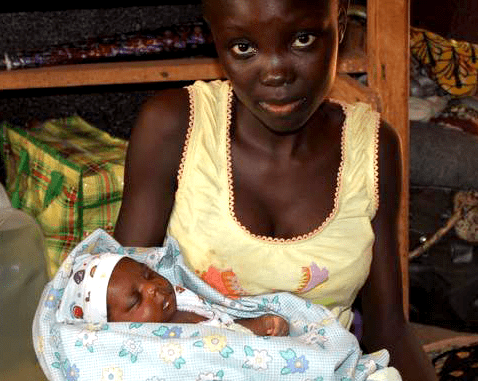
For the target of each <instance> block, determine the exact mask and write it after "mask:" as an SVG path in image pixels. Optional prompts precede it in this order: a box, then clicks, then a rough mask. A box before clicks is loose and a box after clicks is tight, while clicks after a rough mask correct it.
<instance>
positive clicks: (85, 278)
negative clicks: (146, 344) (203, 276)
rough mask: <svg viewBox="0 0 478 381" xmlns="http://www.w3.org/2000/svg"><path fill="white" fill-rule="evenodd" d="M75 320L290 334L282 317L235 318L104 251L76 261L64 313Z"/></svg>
mask: <svg viewBox="0 0 478 381" xmlns="http://www.w3.org/2000/svg"><path fill="white" fill-rule="evenodd" d="M65 308H68V309H69V315H70V316H71V317H72V318H73V320H78V321H80V320H83V321H85V322H89V323H104V322H107V321H108V322H156V323H159V322H164V323H200V322H204V323H205V324H211V325H215V326H222V327H227V328H237V324H239V325H240V326H242V327H245V328H247V329H248V330H249V331H252V332H253V333H254V334H256V335H260V336H286V335H287V334H288V332H289V325H288V323H287V321H286V320H285V319H284V318H282V317H281V316H278V315H271V314H266V315H262V316H259V317H257V318H248V319H244V318H242V319H233V318H232V317H231V316H230V315H228V314H226V313H224V312H222V311H220V310H219V309H217V308H215V307H214V306H213V305H211V304H210V303H207V302H205V301H204V300H203V299H201V298H200V297H199V296H198V295H196V294H195V293H193V292H192V291H191V290H188V289H185V288H183V287H181V286H173V285H172V284H171V283H170V282H169V281H168V279H166V278H165V277H163V276H161V275H160V274H158V273H157V272H155V271H153V270H152V269H151V268H149V267H148V266H147V265H146V264H143V263H140V262H138V261H136V260H134V259H132V258H130V257H127V256H123V255H118V254H113V253H104V254H100V255H90V256H87V257H85V259H84V260H83V261H80V262H79V263H77V264H76V265H75V266H74V268H73V270H72V274H71V277H70V279H69V281H68V284H67V286H66V288H65V291H64V300H63V301H62V306H60V309H63V310H64V309H65Z"/></svg>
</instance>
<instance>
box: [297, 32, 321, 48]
mask: <svg viewBox="0 0 478 381" xmlns="http://www.w3.org/2000/svg"><path fill="white" fill-rule="evenodd" d="M316 38H317V37H315V36H314V35H313V34H309V33H305V34H300V35H299V36H297V37H296V39H295V40H294V42H293V43H292V46H293V47H294V48H299V49H302V48H307V47H309V46H310V45H312V44H313V43H314V41H315V40H316Z"/></svg>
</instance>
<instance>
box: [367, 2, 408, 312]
mask: <svg viewBox="0 0 478 381" xmlns="http://www.w3.org/2000/svg"><path fill="white" fill-rule="evenodd" d="M409 34H410V0H368V1H367V55H368V58H369V62H368V81H369V86H370V87H371V88H372V90H374V91H376V92H377V93H378V95H379V98H380V100H381V105H382V116H383V118H384V120H386V121H387V122H388V123H389V124H390V125H392V126H393V127H394V128H395V130H396V131H397V133H398V135H399V136H400V143H401V150H402V170H403V181H402V197H401V200H400V201H401V203H400V206H401V207H400V215H399V223H398V237H399V245H400V259H401V265H402V273H403V291H404V293H403V294H404V303H405V313H406V315H407V316H408V306H409V298H408V288H409V287H408V251H409V248H408V245H409V244H408V207H409V158H410V154H409V130H410V129H409V120H408V95H409V86H410V85H409V83H410V81H409V64H410V42H409V41H410V38H409Z"/></svg>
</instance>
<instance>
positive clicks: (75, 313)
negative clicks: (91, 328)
mask: <svg viewBox="0 0 478 381" xmlns="http://www.w3.org/2000/svg"><path fill="white" fill-rule="evenodd" d="M121 258H124V256H123V255H119V254H114V253H103V254H96V255H91V254H85V255H81V256H79V257H77V258H76V259H75V263H74V264H73V269H72V275H71V276H70V279H69V280H68V283H67V285H66V287H65V290H64V291H63V295H62V301H61V305H60V306H59V310H58V312H57V317H58V318H59V320H60V321H61V320H67V321H74V322H77V321H78V322H79V321H84V322H86V323H106V321H107V310H106V294H107V291H108V282H109V280H110V277H111V274H112V273H113V270H114V268H115V266H116V264H117V263H118V261H119V260H120V259H121Z"/></svg>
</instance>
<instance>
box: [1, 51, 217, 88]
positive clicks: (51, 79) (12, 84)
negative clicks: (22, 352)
mask: <svg viewBox="0 0 478 381" xmlns="http://www.w3.org/2000/svg"><path fill="white" fill-rule="evenodd" d="M221 77H223V72H222V70H221V69H220V67H219V65H218V64H217V62H216V60H215V59H214V58H181V59H174V60H156V61H135V62H113V63H92V64H78V65H59V66H50V67H42V68H32V69H15V70H11V71H3V72H0V89H1V90H15V89H16V90H18V89H35V88H52V87H73V86H91V85H113V84H132V83H148V82H165V81H192V80H196V79H205V80H206V79H215V78H221Z"/></svg>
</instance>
